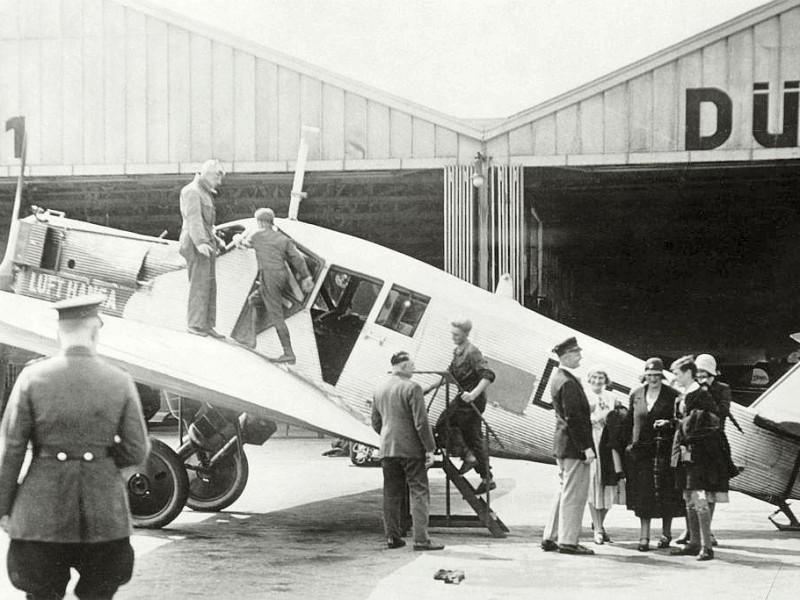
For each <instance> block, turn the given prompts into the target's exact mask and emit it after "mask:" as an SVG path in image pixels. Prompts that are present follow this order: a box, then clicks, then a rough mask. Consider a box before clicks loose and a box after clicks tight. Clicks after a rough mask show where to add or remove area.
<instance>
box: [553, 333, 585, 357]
mask: <svg viewBox="0 0 800 600" xmlns="http://www.w3.org/2000/svg"><path fill="white" fill-rule="evenodd" d="M576 350H578V351H580V350H583V348H581V347H580V346H578V340H576V339H575V338H574V337H569V338H567V339H565V340H564V341H563V342H561V343H560V344H557V345H556V346H555V347H554V348H553V352H554V353H555V354H557V355H558V356H563V355H564V354H566V353H567V352H574V351H576Z"/></svg>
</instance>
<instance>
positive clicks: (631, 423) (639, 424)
mask: <svg viewBox="0 0 800 600" xmlns="http://www.w3.org/2000/svg"><path fill="white" fill-rule="evenodd" d="M646 388H647V386H642V387H640V388H636V389H635V390H633V392H632V393H631V405H630V409H629V411H628V443H630V444H636V443H637V442H642V444H646V443H649V442H652V441H653V439H654V438H655V430H654V429H653V423H655V422H656V421H657V420H659V419H667V420H668V421H670V422H674V421H675V399H676V398H677V397H678V395H679V394H678V392H676V391H675V390H674V389H672V388H671V387H669V386H668V385H664V384H662V385H661V390H660V391H659V393H658V398H656V402H655V404H653V408H652V409H651V410H650V412H647V400H646V399H645V389H646Z"/></svg>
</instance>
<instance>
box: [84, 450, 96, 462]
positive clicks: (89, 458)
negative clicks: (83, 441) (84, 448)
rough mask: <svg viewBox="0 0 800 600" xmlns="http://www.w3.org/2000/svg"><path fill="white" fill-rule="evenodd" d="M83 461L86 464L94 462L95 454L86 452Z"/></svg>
mask: <svg viewBox="0 0 800 600" xmlns="http://www.w3.org/2000/svg"><path fill="white" fill-rule="evenodd" d="M83 460H85V461H86V462H90V461H92V460H94V454H92V453H91V452H86V453H85V454H84V455H83Z"/></svg>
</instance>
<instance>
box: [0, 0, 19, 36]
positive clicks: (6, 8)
mask: <svg viewBox="0 0 800 600" xmlns="http://www.w3.org/2000/svg"><path fill="white" fill-rule="evenodd" d="M19 6H20V3H19V0H0V15H3V18H2V19H0V40H15V41H16V40H19Z"/></svg>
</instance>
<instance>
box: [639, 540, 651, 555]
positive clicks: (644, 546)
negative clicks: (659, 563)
mask: <svg viewBox="0 0 800 600" xmlns="http://www.w3.org/2000/svg"><path fill="white" fill-rule="evenodd" d="M636 549H637V550H638V551H639V552H649V551H650V539H649V538H641V539H639V545H638V546H636Z"/></svg>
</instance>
